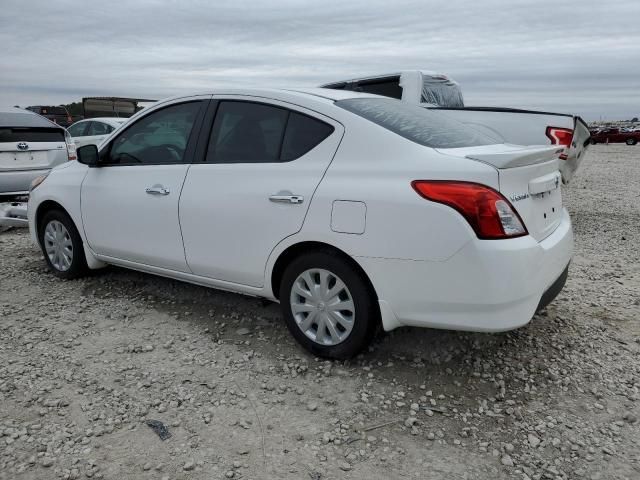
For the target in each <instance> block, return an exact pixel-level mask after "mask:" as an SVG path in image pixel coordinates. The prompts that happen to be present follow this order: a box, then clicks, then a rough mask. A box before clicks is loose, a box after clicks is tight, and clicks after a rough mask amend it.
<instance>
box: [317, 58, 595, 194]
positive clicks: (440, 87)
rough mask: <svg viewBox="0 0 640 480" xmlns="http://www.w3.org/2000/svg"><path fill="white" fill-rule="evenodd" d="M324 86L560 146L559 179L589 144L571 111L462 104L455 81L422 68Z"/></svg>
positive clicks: (509, 138) (507, 138)
mask: <svg viewBox="0 0 640 480" xmlns="http://www.w3.org/2000/svg"><path fill="white" fill-rule="evenodd" d="M322 87H323V88H332V89H339V90H352V91H357V92H367V93H374V94H377V95H383V96H386V97H391V98H397V99H399V100H402V101H405V102H410V103H416V104H420V105H423V106H424V107H425V108H429V109H434V110H439V111H441V112H442V113H446V114H447V115H449V116H451V117H452V118H455V119H456V120H458V121H460V122H462V123H466V124H468V125H472V126H473V127H475V128H476V129H478V130H481V131H483V132H485V133H487V134H489V135H491V136H493V137H495V138H497V139H499V140H500V141H501V143H512V144H516V145H562V146H564V147H565V149H566V151H565V153H563V154H562V155H561V156H560V158H561V164H560V171H561V173H562V181H563V183H568V182H569V180H571V177H572V176H573V174H574V173H575V171H576V170H577V169H578V166H579V165H580V162H581V161H582V158H583V157H584V154H585V152H586V150H587V147H588V145H589V139H590V133H589V128H588V126H587V124H586V123H585V122H584V121H583V120H582V119H581V118H580V117H579V116H576V115H570V114H564V113H550V112H538V111H533V110H520V109H515V108H500V107H466V106H465V105H464V100H463V96H462V91H461V89H460V86H459V85H458V83H457V82H455V81H454V80H453V79H451V78H450V77H448V76H447V75H443V74H439V73H434V72H428V71H424V70H412V71H404V72H400V73H390V74H385V75H379V76H374V77H366V78H356V79H351V80H342V81H338V82H331V83H328V84H326V85H322Z"/></svg>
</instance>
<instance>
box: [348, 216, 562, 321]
mask: <svg viewBox="0 0 640 480" xmlns="http://www.w3.org/2000/svg"><path fill="white" fill-rule="evenodd" d="M572 252H573V232H572V227H571V220H570V218H569V214H568V212H567V211H566V210H564V211H563V214H562V219H561V222H560V224H559V226H558V227H557V228H556V230H555V231H554V232H553V233H552V234H551V235H549V236H548V237H547V238H545V239H544V240H542V241H541V242H537V241H536V240H535V239H533V238H532V237H530V236H526V237H521V238H515V239H511V240H493V241H491V240H477V239H474V240H472V241H470V242H469V243H467V244H466V245H465V246H464V247H463V248H462V249H461V250H460V251H459V252H458V253H456V254H455V255H453V256H452V257H451V258H449V259H447V260H445V261H442V262H425V261H411V260H396V259H381V258H369V257H356V260H357V261H358V262H359V263H360V265H362V267H363V268H364V270H365V271H366V272H367V274H368V275H369V278H370V279H371V282H372V283H373V285H374V288H375V289H376V293H377V294H378V298H379V300H380V307H381V313H382V317H383V326H384V328H385V330H392V329H393V328H396V327H399V326H402V325H407V326H416V327H431V328H445V329H452V330H468V331H484V332H498V331H505V330H512V329H515V328H518V327H521V326H523V325H526V324H527V323H529V321H530V320H531V318H532V317H533V315H534V313H535V312H536V310H537V309H538V308H539V307H540V308H542V306H543V304H545V302H546V303H548V302H550V301H551V300H552V299H553V298H555V296H556V295H557V294H558V293H559V291H560V290H561V289H562V286H563V285H564V281H565V280H566V270H567V267H568V264H569V262H570V260H571V256H572Z"/></svg>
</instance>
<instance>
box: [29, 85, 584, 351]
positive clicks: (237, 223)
mask: <svg viewBox="0 0 640 480" xmlns="http://www.w3.org/2000/svg"><path fill="white" fill-rule="evenodd" d="M562 151H563V150H562V149H561V148H558V147H556V146H545V147H521V146H514V145H504V144H500V143H496V140H495V139H494V138H493V137H489V136H487V135H485V134H484V133H482V132H478V131H476V130H474V129H473V128H470V127H468V126H467V125H464V124H462V123H460V122H457V121H455V120H452V119H450V118H449V117H447V116H446V115H443V114H442V113H441V112H438V111H433V110H427V109H424V108H421V107H419V106H417V105H411V104H408V103H405V102H400V101H397V100H393V99H388V98H384V97H380V96H375V95H366V94H359V93H354V92H349V91H339V90H330V89H308V90H298V91H293V90H250V89H245V90H233V89H231V90H220V91H218V92H216V93H214V94H212V95H200V96H191V97H180V98H174V99H169V100H166V101H163V102H160V103H158V104H156V105H154V106H152V107H149V108H148V109H145V110H143V111H141V112H139V113H137V114H136V115H135V116H134V117H132V119H131V120H130V121H129V122H128V123H127V124H126V125H124V126H123V128H121V129H118V130H117V131H115V132H113V133H112V134H111V135H110V136H109V137H108V138H107V139H105V141H104V142H103V143H102V144H101V146H100V149H98V148H97V147H96V146H95V145H86V146H84V147H81V148H80V149H78V156H79V158H78V162H69V163H68V164H66V165H64V166H63V167H60V168H56V169H54V170H53V171H51V173H50V174H49V175H48V176H47V177H46V178H44V177H43V178H41V179H39V180H38V181H37V182H34V185H38V186H36V187H35V188H34V190H33V191H32V192H31V195H30V197H29V208H28V214H29V226H30V230H31V235H32V238H33V241H34V242H35V243H36V244H38V245H40V247H41V248H42V251H43V252H44V257H45V261H46V263H47V265H48V266H49V268H50V269H51V271H52V272H53V273H54V274H55V275H57V276H59V277H61V278H76V277H79V276H81V275H84V274H85V273H86V272H87V269H96V268H99V267H101V266H104V265H105V264H114V265H120V266H123V267H127V268H132V269H136V270H140V271H144V272H148V273H154V274H158V275H162V276H166V277H170V278H174V279H179V280H184V281H187V282H192V283H195V284H199V285H206V286H210V287H215V288H220V289H223V290H231V291H235V292H240V293H244V294H248V295H253V296H258V297H264V298H267V299H270V300H275V301H279V302H280V304H281V306H282V313H283V316H284V319H285V322H286V324H287V326H288V328H289V329H290V331H291V333H292V334H293V336H294V337H295V338H296V339H297V341H298V342H300V343H301V344H302V345H303V346H304V347H305V348H307V349H308V350H309V351H311V352H313V353H314V354H317V355H320V356H324V357H330V358H347V357H350V356H353V355H355V354H356V353H358V352H359V351H361V350H362V349H363V348H364V347H365V346H366V345H367V344H368V343H369V341H370V339H371V338H372V336H373V334H374V331H375V330H376V328H377V327H378V326H379V325H382V326H383V327H384V329H386V330H392V329H394V328H396V327H399V326H401V325H409V326H417V327H434V328H447V329H459V330H475V331H502V330H509V329H514V328H517V327H520V326H522V325H525V324H526V323H528V322H529V321H530V320H531V317H532V316H533V314H534V312H535V311H536V310H538V309H540V308H542V307H544V306H545V305H546V304H547V303H548V302H550V301H551V300H552V299H553V298H554V297H555V295H556V294H557V293H558V292H559V291H560V289H561V288H562V286H563V285H564V282H565V279H566V277H567V271H568V264H569V261H570V259H571V255H572V228H571V221H570V218H569V214H568V213H567V210H566V209H565V208H564V207H563V205H562V194H561V189H560V188H559V184H560V172H559V171H558V165H559V164H558V155H559V154H560V153H561V152H562Z"/></svg>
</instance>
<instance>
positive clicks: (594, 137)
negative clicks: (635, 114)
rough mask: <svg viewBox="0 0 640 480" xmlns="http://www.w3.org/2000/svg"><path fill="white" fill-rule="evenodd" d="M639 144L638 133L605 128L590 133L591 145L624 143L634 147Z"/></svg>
mask: <svg viewBox="0 0 640 480" xmlns="http://www.w3.org/2000/svg"><path fill="white" fill-rule="evenodd" d="M638 142H640V132H639V131H635V132H625V131H622V130H620V129H619V128H605V129H603V130H596V131H592V132H591V143H626V144H627V145H635V144H636V143H638Z"/></svg>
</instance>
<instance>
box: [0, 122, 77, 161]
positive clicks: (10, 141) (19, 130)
mask: <svg viewBox="0 0 640 480" xmlns="http://www.w3.org/2000/svg"><path fill="white" fill-rule="evenodd" d="M66 159H67V144H66V141H65V131H64V130H63V129H61V128H42V127H0V170H4V171H10V170H37V169H46V168H51V167H53V166H55V165H58V164H59V163H62V162H63V161H66Z"/></svg>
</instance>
